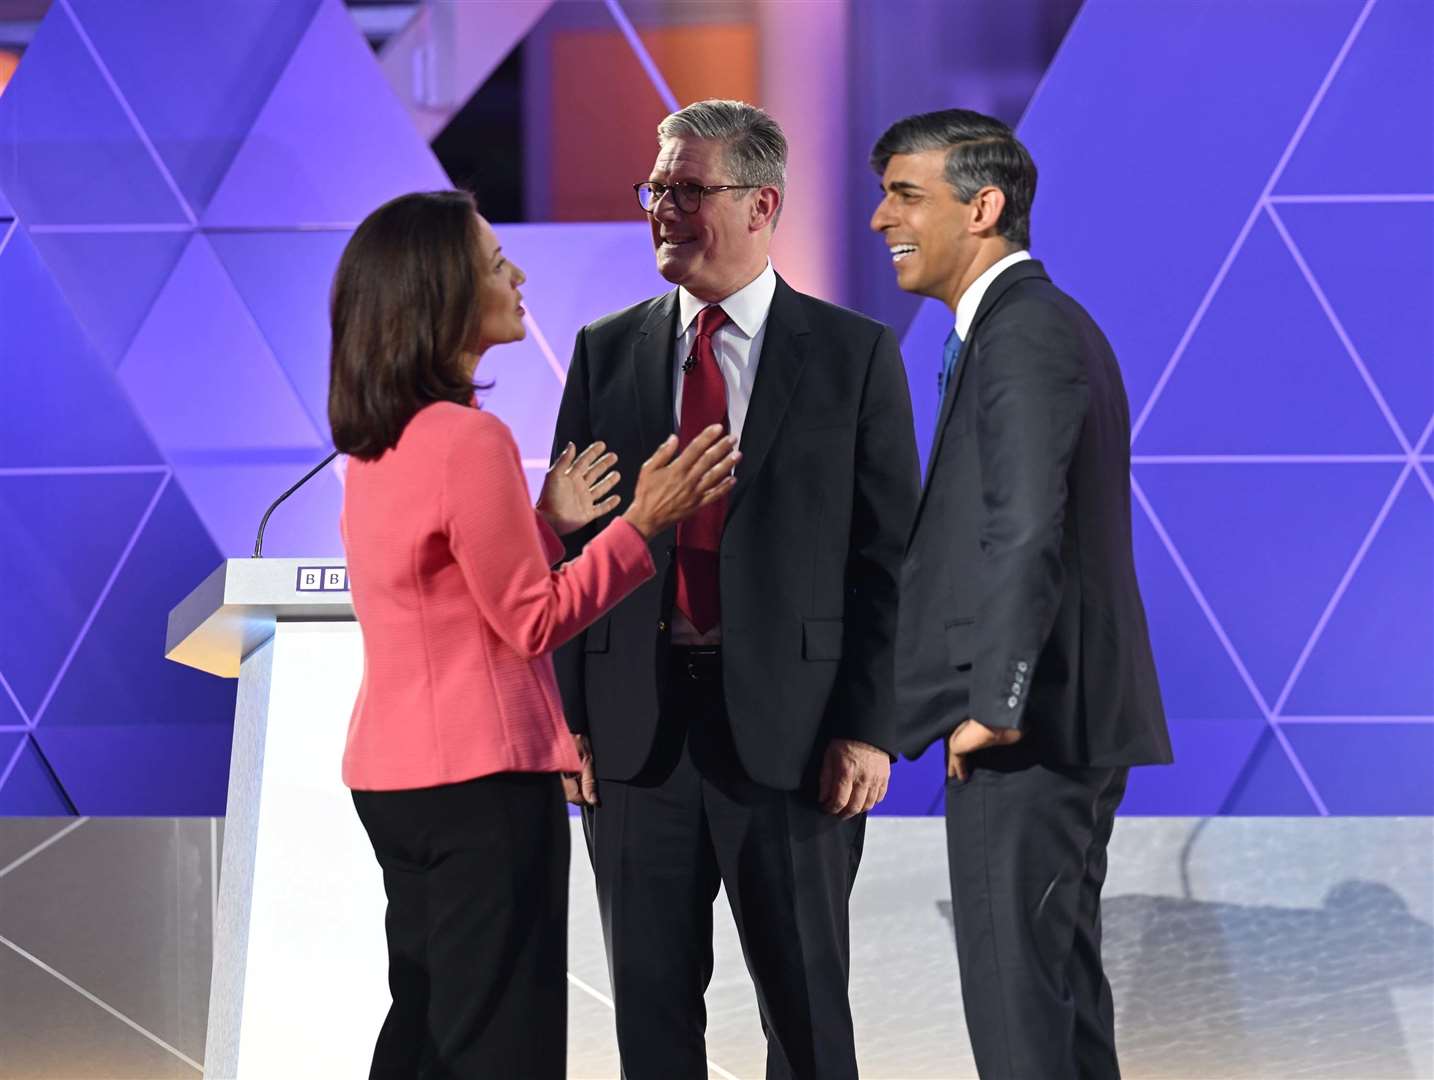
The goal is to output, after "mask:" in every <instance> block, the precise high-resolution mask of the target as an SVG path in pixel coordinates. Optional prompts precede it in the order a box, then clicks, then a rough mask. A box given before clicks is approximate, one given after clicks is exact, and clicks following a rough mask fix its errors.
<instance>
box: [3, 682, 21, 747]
mask: <svg viewBox="0 0 1434 1080" xmlns="http://www.w3.org/2000/svg"><path fill="white" fill-rule="evenodd" d="M4 675H5V673H4V672H3V671H0V679H3V678H4ZM5 681H6V682H8V681H9V680H8V679H7V680H5ZM12 689H13V688H12ZM25 724H26V720H25V715H24V713H22V712H21V711H20V709H19V707H18V706H17V705H16V704H15V702H14V701H12V700H11V699H10V695H9V694H8V693H7V692H6V690H5V687H4V685H3V684H0V728H9V727H24V726H25ZM0 756H3V755H0Z"/></svg>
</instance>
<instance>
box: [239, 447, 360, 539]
mask: <svg viewBox="0 0 1434 1080" xmlns="http://www.w3.org/2000/svg"><path fill="white" fill-rule="evenodd" d="M338 456H339V452H338V451H337V450H335V451H334V452H333V453H332V454H330V455H329V456H328V457H326V458H324V460H323V461H321V462H319V463H318V464H317V465H315V466H314V467H313V468H312V469H310V470H309V471H308V472H306V473H304V475H303V476H301V477H300V478H299V482H298V483H297V484H295V485H294V486H293V487H291V488H290V489H289V490H288V491H286V492H284V494H282V495H280V496H279V497H278V498H277V499H275V500H274V501H273V502H271V503H270V504H269V509H267V510H265V511H264V517H263V518H262V519H261V520H260V522H259V535H258V536H256V537H254V555H253V558H256V559H262V558H263V557H264V526H266V525H268V524H269V515H270V514H272V513H273V512H274V511H275V509H277V508H278V505H279V504H280V503H281V502H283V501H284V500H285V499H287V498H288V497H289V496H290V495H292V494H293V493H294V492H296V491H298V490H299V489H300V488H301V487H303V486H304V485H305V484H307V483H308V482H309V481H310V480H312V479H313V477H314V474H315V473H317V472H318V471H319V470H320V469H322V468H323V467H324V466H325V465H327V464H328V463H329V462H331V461H333V460H334V458H336V457H338Z"/></svg>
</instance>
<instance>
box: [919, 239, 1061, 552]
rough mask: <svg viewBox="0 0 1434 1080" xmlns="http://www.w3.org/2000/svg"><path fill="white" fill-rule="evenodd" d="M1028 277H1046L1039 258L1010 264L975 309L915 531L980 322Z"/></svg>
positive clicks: (944, 407)
mask: <svg viewBox="0 0 1434 1080" xmlns="http://www.w3.org/2000/svg"><path fill="white" fill-rule="evenodd" d="M1027 278H1046V279H1047V280H1049V277H1048V276H1047V274H1046V270H1045V267H1044V266H1042V265H1041V263H1040V262H1039V260H1036V259H1026V260H1023V261H1022V262H1018V263H1016V265H1015V266H1012V267H1008V268H1007V269H1006V270H1004V271H1002V273H1001V274H1000V276H998V277H997V278H996V280H995V281H993V282H991V284H990V287H989V288H987V289H986V295H985V296H983V297H981V305H980V306H979V307H978V308H977V309H976V315H975V317H974V318H973V319H972V320H971V326H970V327H969V328H968V329H967V331H966V341H965V343H964V344H963V345H962V347H961V357H960V364H959V366H958V367H957V369H956V381H955V383H954V384H953V385H952V386H950V387H948V388H947V390H946V396H945V397H944V398H943V399H942V401H941V413H940V415H939V416H937V418H936V439H935V442H934V443H933V444H932V446H931V457H930V460H929V461H928V462H927V464H926V483H925V484H924V485H923V486H922V489H921V501H920V502H919V503H918V504H917V508H916V520H915V521H914V522H913V523H912V526H911V531H912V534H913V535H915V533H916V527H917V526H918V525H919V524H920V523H921V514H922V511H923V510H924V509H925V508H926V494H927V492H929V491H930V490H931V482H932V478H933V477H935V475H936V466H937V464H938V463H939V461H940V457H941V448H942V446H943V445H944V444H945V442H946V429H947V427H948V426H949V422H950V420H951V413H952V412H953V411H954V410H955V408H956V398H957V396H958V395H959V394H960V393H961V388H962V387H963V386H964V385H965V383H966V373H967V372H968V371H970V370H971V368H972V366H973V362H974V361H976V360H977V357H978V354H979V351H980V330H981V324H982V323H984V322H985V321H986V317H987V316H988V315H990V314H991V312H992V311H993V310H995V308H996V306H997V305H998V304H999V303H1000V302H1001V299H1002V298H1003V297H1004V296H1005V295H1006V293H1007V292H1009V291H1010V289H1011V287H1012V286H1013V285H1015V284H1016V283H1017V282H1019V281H1025V280H1026V279H1027Z"/></svg>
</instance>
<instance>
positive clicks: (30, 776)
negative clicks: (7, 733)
mask: <svg viewBox="0 0 1434 1080" xmlns="http://www.w3.org/2000/svg"><path fill="white" fill-rule="evenodd" d="M3 738H4V736H0V739H3ZM21 738H23V740H24V746H23V747H21V748H20V754H19V757H17V758H15V759H14V765H13V766H12V768H11V769H10V776H9V778H8V779H7V780H6V781H5V783H4V786H0V817H10V816H15V817H19V816H22V815H23V816H25V817H63V816H65V815H68V814H69V813H70V812H71V811H70V807H69V804H68V803H66V802H65V796H64V793H63V792H61V791H60V788H59V785H57V784H56V783H55V778H54V777H53V776H51V775H50V770H49V769H47V768H46V767H45V763H44V762H43V761H42V760H41V759H40V755H39V752H38V751H37V749H36V747H35V743H34V740H33V739H32V738H31V737H30V736H28V735H25V736H21ZM9 760H10V759H9V758H8V757H0V769H3V768H4V762H6V761H9Z"/></svg>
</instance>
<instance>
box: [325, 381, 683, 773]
mask: <svg viewBox="0 0 1434 1080" xmlns="http://www.w3.org/2000/svg"><path fill="white" fill-rule="evenodd" d="M340 528H341V531H342V533H343V538H344V549H345V551H346V553H347V558H348V571H349V584H350V587H351V589H352V591H353V604H354V611H355V613H356V614H357V616H358V621H359V626H360V627H361V628H362V630H363V649H364V673H363V682H362V684H361V685H360V687H359V693H358V700H357V701H356V702H355V703H354V709H353V716H352V718H351V719H350V721H349V733H348V744H347V746H346V747H345V750H344V762H343V778H344V783H345V784H347V785H348V786H349V787H351V788H359V789H363V790H392V789H397V788H419V787H432V786H434V785H436V784H448V783H454V782H456V781H460V780H469V779H472V778H473V777H476V776H484V775H487V774H490V773H498V772H553V771H559V770H576V769H577V768H578V760H577V753H576V750H575V749H574V747H573V738H572V736H571V735H570V734H569V733H568V729H567V725H566V724H565V723H564V720H563V709H562V702H561V700H560V698H559V697H558V689H557V683H556V680H555V679H554V676H553V663H552V659H551V657H550V656H549V653H550V652H551V651H552V650H553V649H554V648H556V647H557V646H558V645H561V644H562V643H563V642H565V641H567V640H568V639H569V638H571V637H573V636H574V635H575V634H577V633H578V632H579V631H580V630H582V629H583V628H584V627H585V626H587V625H588V624H589V623H591V622H593V621H594V620H595V619H597V618H599V617H600V616H601V615H602V614H603V613H604V612H606V611H608V610H609V609H610V608H611V607H613V605H615V604H616V603H617V602H618V601H619V600H621V599H622V598H623V597H624V596H626V595H627V594H628V593H629V592H631V591H632V590H633V589H635V588H636V587H637V586H638V585H640V584H641V583H642V582H643V581H645V580H647V579H648V578H649V577H651V576H652V574H653V572H654V570H653V564H652V557H651V555H650V554H649V552H648V550H647V544H646V543H645V542H644V541H643V539H642V535H641V534H640V533H639V532H638V531H637V530H636V529H634V528H633V527H632V526H631V525H629V524H628V523H627V522H626V521H624V520H622V519H621V518H619V519H617V520H616V521H614V522H613V523H612V524H610V525H609V526H608V527H607V528H605V529H603V530H602V532H601V533H599V534H598V536H597V537H596V538H595V539H594V540H593V541H592V542H591V543H589V544H588V545H587V547H586V548H585V549H584V551H583V553H582V554H581V555H580V556H579V557H578V558H576V559H574V560H573V561H572V562H570V563H568V564H567V565H565V566H563V567H562V568H561V569H558V570H553V569H552V568H551V567H552V565H553V564H554V563H555V562H557V561H558V560H559V559H560V558H561V557H562V553H563V546H562V543H561V542H560V541H559V540H558V537H557V535H556V534H555V533H554V532H553V531H552V529H551V528H549V527H548V525H547V523H546V522H544V521H543V520H542V519H541V518H540V517H539V516H538V514H537V513H536V512H535V511H534V510H533V507H532V504H531V503H530V502H529V497H528V490H527V485H526V483H525V482H524V478H523V465H522V460H521V458H520V457H519V455H518V446H517V444H516V443H515V442H514V441H513V436H512V434H511V433H510V432H509V431H508V428H507V427H506V426H505V425H504V424H503V422H502V421H501V420H498V419H497V418H496V417H494V416H492V415H490V414H488V413H485V412H482V411H480V410H479V409H476V408H465V407H464V406H462V405H455V404H450V403H446V402H445V403H438V404H434V405H429V406H428V407H426V408H424V409H423V410H421V411H420V412H419V413H418V414H417V415H416V416H414V418H413V419H412V420H410V421H409V423H408V426H407V427H406V428H405V429H404V431H403V435H402V436H401V437H400V439H399V441H398V445H397V446H396V447H394V448H393V449H392V450H389V451H387V452H386V453H384V454H383V455H382V456H381V457H379V458H378V459H377V460H375V461H359V460H357V459H352V460H350V461H349V465H348V475H347V480H346V482H345V490H344V506H343V513H342V515H341V517H340Z"/></svg>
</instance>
